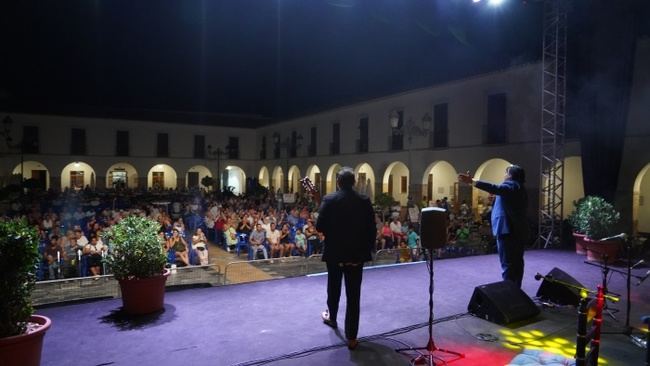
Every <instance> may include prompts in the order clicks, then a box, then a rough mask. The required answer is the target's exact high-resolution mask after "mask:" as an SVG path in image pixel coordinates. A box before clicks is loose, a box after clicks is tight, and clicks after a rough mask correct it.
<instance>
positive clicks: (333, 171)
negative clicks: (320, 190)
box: [325, 164, 342, 194]
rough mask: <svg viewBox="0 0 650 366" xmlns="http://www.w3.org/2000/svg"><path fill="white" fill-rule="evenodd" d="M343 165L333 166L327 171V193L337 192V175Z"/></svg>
mask: <svg viewBox="0 0 650 366" xmlns="http://www.w3.org/2000/svg"><path fill="white" fill-rule="evenodd" d="M341 168H342V166H341V164H332V166H330V168H329V169H328V170H327V182H326V183H325V184H326V186H325V193H326V194H327V193H332V192H336V175H337V174H338V173H339V171H340V170H341Z"/></svg>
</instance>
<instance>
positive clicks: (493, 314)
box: [467, 281, 539, 325]
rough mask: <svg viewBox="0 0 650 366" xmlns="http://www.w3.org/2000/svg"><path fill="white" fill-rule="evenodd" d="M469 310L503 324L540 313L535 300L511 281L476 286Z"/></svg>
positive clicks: (480, 316) (468, 306) (488, 319)
mask: <svg viewBox="0 0 650 366" xmlns="http://www.w3.org/2000/svg"><path fill="white" fill-rule="evenodd" d="M467 311H469V312H470V313H472V314H474V315H476V316H478V317H479V318H483V319H485V320H487V321H490V322H492V323H497V324H501V325H507V324H510V323H515V322H519V321H522V320H527V319H530V318H533V317H535V316H537V315H538V314H539V309H538V308H537V306H536V305H535V304H534V303H533V300H531V299H530V297H528V295H526V293H525V292H523V291H522V290H521V289H520V288H519V287H517V286H516V285H515V284H514V283H513V282H511V281H501V282H494V283H488V284H486V285H481V286H477V287H475V288H474V293H473V294H472V298H471V299H470V300H469V304H468V305H467Z"/></svg>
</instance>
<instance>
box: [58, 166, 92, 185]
mask: <svg viewBox="0 0 650 366" xmlns="http://www.w3.org/2000/svg"><path fill="white" fill-rule="evenodd" d="M86 186H89V187H90V188H95V170H94V169H93V168H92V167H91V166H90V165H88V164H86V163H84V162H81V161H76V162H74V163H70V164H68V165H66V166H65V168H63V170H62V171H61V189H66V188H70V189H83V188H84V187H86Z"/></svg>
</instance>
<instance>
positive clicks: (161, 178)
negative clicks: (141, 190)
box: [151, 172, 165, 189]
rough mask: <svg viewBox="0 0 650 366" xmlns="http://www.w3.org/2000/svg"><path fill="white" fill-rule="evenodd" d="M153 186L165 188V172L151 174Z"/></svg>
mask: <svg viewBox="0 0 650 366" xmlns="http://www.w3.org/2000/svg"><path fill="white" fill-rule="evenodd" d="M151 185H152V187H153V188H157V189H164V188H165V172H152V173H151Z"/></svg>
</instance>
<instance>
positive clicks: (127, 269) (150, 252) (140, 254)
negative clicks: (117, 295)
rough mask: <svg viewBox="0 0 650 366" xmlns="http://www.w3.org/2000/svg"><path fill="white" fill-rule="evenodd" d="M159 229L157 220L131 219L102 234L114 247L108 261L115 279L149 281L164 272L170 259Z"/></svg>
mask: <svg viewBox="0 0 650 366" xmlns="http://www.w3.org/2000/svg"><path fill="white" fill-rule="evenodd" d="M159 229H160V224H159V223H157V222H156V221H153V220H151V219H148V218H146V217H140V216H128V217H126V218H124V219H122V221H120V222H119V223H117V224H116V225H113V226H112V227H110V228H109V229H108V230H107V231H105V232H104V233H103V234H102V238H103V239H104V240H105V241H106V242H107V243H108V244H109V246H110V248H111V250H110V251H109V253H108V255H107V256H106V259H105V260H106V263H107V264H108V265H109V267H110V268H111V270H112V271H113V274H114V275H115V278H116V279H118V280H122V279H132V278H147V277H152V276H155V275H159V274H161V273H162V271H163V268H164V266H165V263H166V262H167V256H166V254H165V251H164V249H163V243H162V241H161V238H160V237H159V236H158V231H159Z"/></svg>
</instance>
